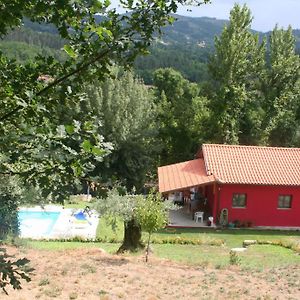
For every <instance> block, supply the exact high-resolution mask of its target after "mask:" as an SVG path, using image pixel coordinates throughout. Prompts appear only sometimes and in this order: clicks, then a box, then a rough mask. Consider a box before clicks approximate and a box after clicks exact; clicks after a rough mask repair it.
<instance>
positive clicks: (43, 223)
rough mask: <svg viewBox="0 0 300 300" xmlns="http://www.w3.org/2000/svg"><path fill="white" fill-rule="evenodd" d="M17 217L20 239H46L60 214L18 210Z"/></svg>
mask: <svg viewBox="0 0 300 300" xmlns="http://www.w3.org/2000/svg"><path fill="white" fill-rule="evenodd" d="M18 215H19V222H20V231H21V237H47V236H48V235H50V234H51V231H52V229H53V226H54V224H55V223H56V221H57V219H58V217H59V215H60V212H52V211H51V212H46V211H27V210H20V211H19V213H18Z"/></svg>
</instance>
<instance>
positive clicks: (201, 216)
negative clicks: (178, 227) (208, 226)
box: [194, 211, 204, 223]
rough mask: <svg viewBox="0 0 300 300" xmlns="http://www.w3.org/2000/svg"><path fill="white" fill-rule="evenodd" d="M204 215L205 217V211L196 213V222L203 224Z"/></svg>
mask: <svg viewBox="0 0 300 300" xmlns="http://www.w3.org/2000/svg"><path fill="white" fill-rule="evenodd" d="M203 215H204V212H203V211H196V212H195V215H194V220H195V222H196V223H198V222H199V220H200V222H201V223H203Z"/></svg>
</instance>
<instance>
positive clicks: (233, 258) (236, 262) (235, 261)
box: [229, 250, 241, 265]
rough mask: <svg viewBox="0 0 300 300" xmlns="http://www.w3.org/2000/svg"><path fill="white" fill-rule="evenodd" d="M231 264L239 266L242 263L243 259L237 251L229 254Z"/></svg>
mask: <svg viewBox="0 0 300 300" xmlns="http://www.w3.org/2000/svg"><path fill="white" fill-rule="evenodd" d="M229 263H230V264H231V265H239V264H240V263H241V259H240V257H239V256H238V254H237V253H236V251H233V250H231V251H230V252H229Z"/></svg>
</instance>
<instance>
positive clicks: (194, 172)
mask: <svg viewBox="0 0 300 300" xmlns="http://www.w3.org/2000/svg"><path fill="white" fill-rule="evenodd" d="M214 181H215V179H214V176H207V174H206V170H205V164H204V161H203V159H195V160H190V161H186V162H182V163H178V164H173V165H168V166H163V167H159V168H158V184H159V191H160V192H161V193H164V192H169V191H175V190H183V189H186V188H190V187H193V186H199V185H203V184H206V183H210V182H214Z"/></svg>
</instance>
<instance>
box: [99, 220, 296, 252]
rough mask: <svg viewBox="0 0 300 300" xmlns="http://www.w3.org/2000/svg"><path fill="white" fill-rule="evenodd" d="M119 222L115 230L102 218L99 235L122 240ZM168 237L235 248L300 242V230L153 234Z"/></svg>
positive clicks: (192, 230)
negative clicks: (253, 243)
mask: <svg viewBox="0 0 300 300" xmlns="http://www.w3.org/2000/svg"><path fill="white" fill-rule="evenodd" d="M117 224H118V226H117V228H116V230H115V231H114V230H112V228H111V226H110V225H108V224H107V223H106V221H105V220H104V219H100V222H99V226H98V228H97V237H98V238H101V239H105V240H106V239H111V238H113V239H116V240H118V241H121V240H122V238H123V230H124V226H123V223H122V222H118V223H117ZM144 238H145V235H144ZM166 238H183V239H195V240H197V239H201V240H207V241H213V240H222V241H224V244H225V246H226V247H227V248H233V247H241V246H242V245H243V241H244V240H262V241H278V240H289V239H296V240H299V242H300V232H299V231H279V230H257V229H222V230H216V229H210V228H208V229H202V228H176V229H175V228H166V229H162V230H160V231H159V232H157V233H155V234H153V239H158V240H160V239H166Z"/></svg>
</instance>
